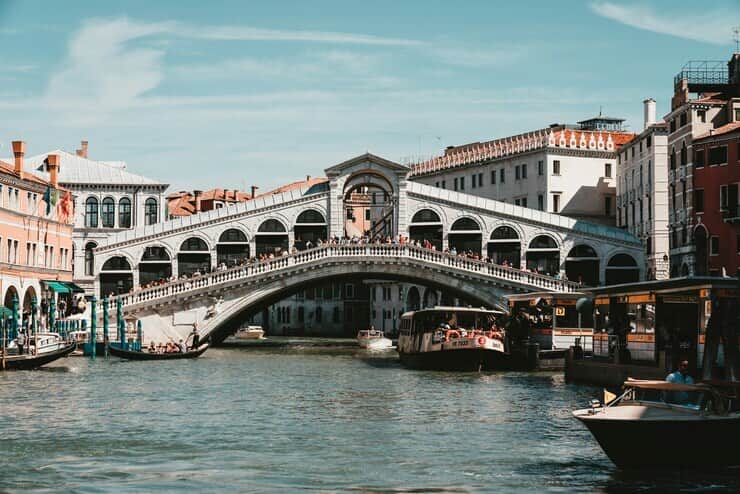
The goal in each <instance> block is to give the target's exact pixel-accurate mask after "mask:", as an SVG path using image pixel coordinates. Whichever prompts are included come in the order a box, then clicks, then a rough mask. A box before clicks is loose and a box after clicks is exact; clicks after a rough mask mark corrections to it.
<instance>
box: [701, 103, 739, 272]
mask: <svg viewBox="0 0 740 494" xmlns="http://www.w3.org/2000/svg"><path fill="white" fill-rule="evenodd" d="M735 111H736V112H737V113H738V115H737V118H736V119H735V121H734V122H731V123H728V124H726V125H723V126H721V127H718V128H716V129H713V130H710V131H709V132H708V133H707V134H705V135H702V136H698V137H697V138H696V139H694V222H695V224H696V227H695V229H694V241H695V245H696V271H697V274H710V275H713V276H721V275H723V274H726V275H728V276H740V198H738V188H739V187H740V107H738V108H736V110H735ZM733 117H735V115H733Z"/></svg>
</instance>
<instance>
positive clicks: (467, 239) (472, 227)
mask: <svg viewBox="0 0 740 494" xmlns="http://www.w3.org/2000/svg"><path fill="white" fill-rule="evenodd" d="M447 242H448V244H449V248H450V251H452V250H453V249H454V250H456V251H457V253H458V254H459V253H462V252H472V253H473V254H477V255H479V256H480V255H481V245H482V242H483V233H482V231H481V227H480V225H479V224H478V222H477V221H475V220H474V219H472V218H460V219H459V220H457V221H455V222H454V223H453V224H452V226H451V227H450V232H449V233H448V234H447Z"/></svg>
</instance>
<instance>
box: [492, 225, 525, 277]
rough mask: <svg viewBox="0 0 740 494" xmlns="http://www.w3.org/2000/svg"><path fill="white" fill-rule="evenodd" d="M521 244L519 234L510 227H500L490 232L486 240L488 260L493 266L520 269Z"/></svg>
mask: <svg viewBox="0 0 740 494" xmlns="http://www.w3.org/2000/svg"><path fill="white" fill-rule="evenodd" d="M521 252H522V244H521V240H520V239H519V234H518V233H517V232H516V230H514V229H513V228H512V227H510V226H500V227H498V228H496V229H495V230H493V232H491V238H490V239H489V240H488V258H489V259H491V261H492V262H493V263H494V264H501V265H503V264H507V265H509V266H510V267H512V268H517V269H519V268H520V267H521Z"/></svg>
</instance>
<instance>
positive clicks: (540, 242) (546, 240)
mask: <svg viewBox="0 0 740 494" xmlns="http://www.w3.org/2000/svg"><path fill="white" fill-rule="evenodd" d="M529 248H530V249H557V248H558V244H557V243H556V242H555V240H553V238H552V237H549V236H547V235H538V236H537V237H535V238H534V239H533V240H532V241H531V242H530V243H529Z"/></svg>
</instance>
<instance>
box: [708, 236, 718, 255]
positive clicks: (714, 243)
mask: <svg viewBox="0 0 740 494" xmlns="http://www.w3.org/2000/svg"><path fill="white" fill-rule="evenodd" d="M709 255H711V256H718V255H719V236H717V235H712V236H711V238H710V239H709Z"/></svg>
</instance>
